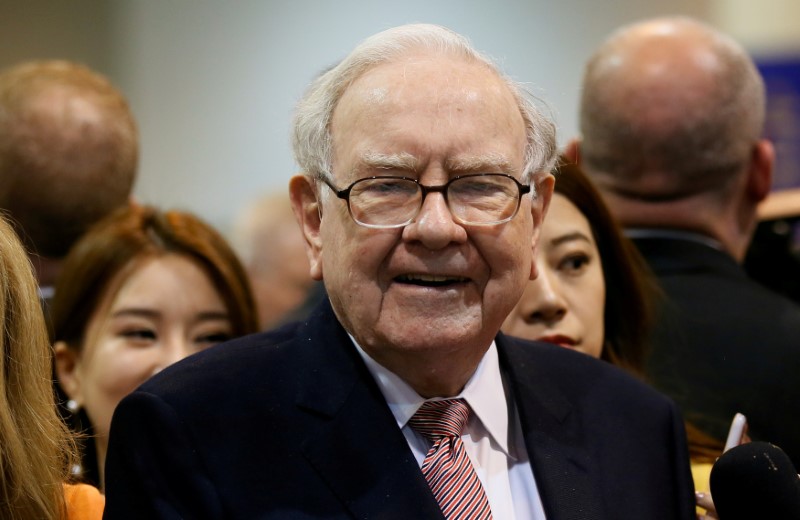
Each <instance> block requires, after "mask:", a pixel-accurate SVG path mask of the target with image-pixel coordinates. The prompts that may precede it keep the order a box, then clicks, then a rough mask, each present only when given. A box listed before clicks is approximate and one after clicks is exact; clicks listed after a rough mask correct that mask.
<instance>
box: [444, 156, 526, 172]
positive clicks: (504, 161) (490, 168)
mask: <svg viewBox="0 0 800 520" xmlns="http://www.w3.org/2000/svg"><path fill="white" fill-rule="evenodd" d="M445 167H446V168H447V170H448V171H452V172H472V173H507V174H510V175H513V174H514V173H516V172H515V171H514V168H513V167H512V166H511V161H509V160H508V158H507V157H506V156H504V155H503V154H500V153H489V154H485V155H462V156H459V157H452V158H449V159H447V162H446V163H445Z"/></svg>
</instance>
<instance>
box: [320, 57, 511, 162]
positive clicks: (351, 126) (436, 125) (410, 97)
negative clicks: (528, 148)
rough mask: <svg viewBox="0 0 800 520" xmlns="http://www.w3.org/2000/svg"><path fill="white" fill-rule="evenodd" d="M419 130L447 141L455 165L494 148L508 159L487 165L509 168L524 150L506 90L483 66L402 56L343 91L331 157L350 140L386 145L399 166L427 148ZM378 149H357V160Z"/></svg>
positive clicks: (379, 151) (334, 124)
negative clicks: (506, 164) (455, 152)
mask: <svg viewBox="0 0 800 520" xmlns="http://www.w3.org/2000/svg"><path fill="white" fill-rule="evenodd" d="M409 129H412V131H409ZM417 130H418V132H417ZM426 132H431V133H432V135H433V136H435V137H436V138H437V140H438V139H440V138H443V136H445V138H447V139H452V141H453V142H452V147H453V149H458V150H459V153H460V154H461V156H462V159H460V160H461V161H462V162H463V161H468V160H469V157H470V156H473V155H474V156H480V157H487V156H489V155H498V153H496V152H495V151H494V148H496V147H497V146H498V145H500V148H501V149H502V153H503V154H505V155H513V157H505V158H500V159H495V161H496V162H504V161H505V162H509V163H515V162H517V160H518V158H519V157H517V156H520V157H521V155H522V154H523V153H524V149H525V145H526V139H525V135H526V134H525V122H524V119H523V117H522V113H521V111H520V107H519V105H518V103H517V100H516V98H515V97H514V94H513V93H512V91H511V88H510V87H509V85H508V84H507V83H506V82H505V81H504V80H503V79H502V78H501V77H500V76H499V75H498V74H497V73H496V72H495V71H494V70H492V69H491V68H490V67H489V66H487V65H486V64H484V63H481V62H479V61H475V60H468V59H464V58H453V57H450V56H441V55H431V54H410V55H406V56H403V57H402V58H399V59H396V60H393V61H391V62H386V63H383V64H380V65H377V66H375V67H373V68H371V69H370V70H368V71H367V72H365V73H364V74H362V75H361V76H359V77H358V79H357V80H355V81H354V82H353V83H352V84H351V85H350V86H349V87H348V88H347V89H346V91H345V92H344V94H343V95H342V97H341V99H340V100H339V103H338V104H337V106H336V108H335V110H334V113H333V117H332V121H331V136H332V141H333V147H334V156H336V155H337V152H342V151H343V150H342V146H343V143H348V144H352V143H353V142H354V141H357V139H356V138H355V136H356V135H358V136H360V137H363V139H360V140H358V142H359V144H362V145H365V146H367V143H370V142H373V143H374V142H382V143H387V142H389V143H392V145H393V146H396V149H394V150H392V153H394V154H395V155H394V160H395V161H396V162H402V163H405V164H406V165H411V164H412V163H413V162H414V160H415V159H414V157H413V154H414V151H415V150H414V149H415V147H422V148H424V145H425V144H428V143H425V142H420V140H421V138H420V136H421V135H426ZM507 141H510V142H511V144H509V143H508V142H507ZM501 142H502V144H500V143H501ZM404 143H408V144H409V146H408V147H404ZM420 145H423V146H420ZM470 148H474V150H468V149H470ZM509 150H514V153H513V154H509ZM386 152H388V150H386V149H368V148H365V149H364V150H362V155H364V157H365V158H366V157H367V156H368V155H370V154H375V153H377V154H378V155H379V154H383V153H386ZM405 152H411V153H412V155H407V154H406V153H405ZM473 152H474V153H473ZM515 166H516V167H520V166H521V165H515ZM410 169H413V168H410ZM507 169H508V168H502V171H506V170H507Z"/></svg>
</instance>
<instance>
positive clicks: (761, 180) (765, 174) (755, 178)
mask: <svg viewBox="0 0 800 520" xmlns="http://www.w3.org/2000/svg"><path fill="white" fill-rule="evenodd" d="M774 167H775V147H774V146H773V145H772V142H770V141H769V140H767V139H761V140H760V141H758V142H757V143H756V144H755V146H754V147H753V151H752V157H751V159H750V170H749V171H748V172H747V193H748V195H749V196H750V198H751V199H752V200H753V201H754V202H756V203H758V202H761V201H762V200H764V199H765V198H767V195H769V191H770V189H771V188H772V171H773V168H774Z"/></svg>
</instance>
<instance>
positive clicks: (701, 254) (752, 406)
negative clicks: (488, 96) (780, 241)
mask: <svg viewBox="0 0 800 520" xmlns="http://www.w3.org/2000/svg"><path fill="white" fill-rule="evenodd" d="M764 113H765V91H764V84H763V80H762V78H761V76H760V74H759V73H758V71H757V69H756V67H755V65H754V63H753V62H752V60H751V59H750V58H749V56H748V55H747V54H746V52H745V51H744V50H743V49H742V48H741V46H740V45H738V44H737V43H736V42H734V41H733V40H732V39H730V38H729V37H727V36H726V35H723V34H721V33H719V32H718V31H716V30H715V29H713V28H711V27H708V26H706V25H703V24H701V23H699V22H697V21H694V20H691V19H688V18H661V19H654V20H648V21H644V22H640V23H636V24H633V25H630V26H627V27H623V28H622V29H620V30H619V31H617V32H616V33H614V34H613V35H612V36H611V37H610V38H609V39H608V40H606V41H605V43H603V44H602V45H601V47H600V48H599V49H598V50H597V51H596V53H595V54H594V55H593V56H592V57H591V59H590V60H589V62H588V64H587V67H586V71H585V76H584V83H583V97H582V100H581V109H580V121H581V133H582V137H581V139H580V140H576V141H574V142H572V143H571V144H570V145H569V147H568V154H569V155H571V156H572V157H573V158H576V159H578V160H579V161H580V163H581V165H582V166H583V167H584V169H585V170H586V172H587V173H588V174H589V175H590V176H591V177H592V179H593V180H594V181H595V183H596V184H597V186H598V187H599V188H600V190H601V191H602V193H603V195H604V196H605V198H606V200H607V202H608V203H609V206H610V207H611V209H612V211H613V212H614V213H615V214H616V216H617V217H618V218H619V220H620V221H621V223H622V224H623V225H624V226H625V227H626V229H627V232H628V234H629V236H631V237H632V238H633V239H634V241H635V243H636V245H637V246H638V248H639V250H640V251H641V252H642V253H643V255H644V256H645V258H646V259H647V261H648V263H649V264H650V266H651V267H652V269H653V270H654V272H655V273H656V275H657V277H658V279H659V280H660V283H661V286H662V288H663V290H664V293H665V299H664V301H663V304H662V305H661V315H660V318H659V323H658V326H657V330H656V331H655V334H654V337H653V342H652V356H651V359H650V362H649V365H648V374H647V375H648V376H649V378H650V379H651V380H652V381H653V382H654V383H655V385H656V386H657V387H658V388H659V389H661V390H662V391H664V392H665V393H667V394H668V395H670V396H671V397H673V398H674V399H675V400H676V401H677V402H678V404H679V405H680V407H681V408H682V411H683V413H684V415H685V417H686V419H688V420H689V421H691V422H693V423H694V424H696V425H697V426H699V427H700V428H701V429H702V430H703V431H705V432H706V433H708V434H710V435H712V436H713V437H715V438H717V439H718V440H720V441H724V440H725V436H726V433H727V430H728V427H729V425H730V422H731V419H732V418H733V415H734V414H735V413H736V412H742V413H744V414H745V415H746V416H747V417H748V419H749V421H750V433H751V436H752V437H753V438H754V439H761V440H767V441H771V442H773V443H775V444H778V445H780V446H781V447H782V448H783V449H784V450H785V451H786V452H787V453H788V454H789V455H790V456H791V457H792V459H793V460H794V462H795V464H798V463H800V385H798V384H797V383H796V377H797V374H798V373H800V346H799V345H798V340H797V338H798V337H800V307H798V306H797V305H795V304H794V303H792V302H790V301H789V300H787V299H785V298H783V297H781V296H778V295H777V294H774V293H772V292H770V291H769V290H767V289H765V288H763V287H761V286H760V285H758V284H757V283H755V282H754V281H752V280H750V279H748V277H747V276H746V275H745V273H744V271H743V269H742V268H741V265H740V264H741V262H742V260H743V258H744V255H745V251H746V250H747V247H748V245H749V243H750V240H751V238H752V234H753V231H754V229H755V226H756V207H757V205H758V203H759V202H760V201H762V200H763V199H764V198H765V197H766V196H767V194H768V192H769V190H770V185H771V180H772V168H773V161H774V151H773V146H772V144H771V143H770V142H769V141H767V140H765V139H763V138H762V131H763V125H764Z"/></svg>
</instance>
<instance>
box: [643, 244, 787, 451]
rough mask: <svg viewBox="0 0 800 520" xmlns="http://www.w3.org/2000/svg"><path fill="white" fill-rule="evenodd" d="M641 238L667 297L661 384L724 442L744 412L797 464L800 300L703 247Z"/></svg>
mask: <svg viewBox="0 0 800 520" xmlns="http://www.w3.org/2000/svg"><path fill="white" fill-rule="evenodd" d="M634 242H635V243H636V245H637V247H638V248H639V250H640V251H641V252H642V254H643V255H644V257H645V258H646V260H647V261H648V263H649V264H650V266H651V267H652V269H653V270H654V271H655V273H656V275H657V276H658V279H659V280H660V283H661V286H662V287H663V289H664V292H665V295H666V298H667V299H666V301H665V302H664V304H663V305H662V315H661V316H660V318H659V323H658V327H657V330H656V333H655V336H654V341H653V345H652V348H653V353H652V357H651V360H650V362H649V363H648V375H649V376H650V378H651V379H652V380H653V382H654V384H655V385H656V386H657V387H658V388H659V389H660V390H662V391H663V392H665V393H666V394H667V395H669V396H671V397H672V398H673V399H675V401H676V402H677V403H678V405H679V406H680V408H681V409H682V412H683V415H684V416H685V417H686V419H687V420H689V421H691V422H693V423H695V424H696V425H697V426H698V427H700V429H702V430H704V431H706V432H708V433H709V434H711V435H713V436H715V437H717V438H718V439H721V440H724V439H725V437H726V436H727V430H728V428H729V426H730V422H731V419H733V415H734V413H736V412H742V413H744V414H745V415H746V416H747V418H748V421H749V423H750V434H751V436H752V437H753V438H754V439H756V440H764V441H769V442H772V443H775V444H777V445H778V446H780V447H781V448H783V449H784V451H786V452H787V454H788V455H789V456H790V457H791V458H792V459H793V461H794V463H795V465H796V466H798V467H800V382H798V380H799V379H800V306H798V305H796V304H795V303H793V302H791V301H790V300H788V299H786V298H784V297H782V296H779V295H777V294H775V293H773V292H772V291H769V290H768V289H765V288H764V287H762V286H761V285H759V284H758V283H756V282H754V281H752V280H750V279H749V278H748V277H747V275H746V274H745V273H744V270H743V269H742V268H741V267H740V266H739V265H738V264H737V263H736V262H735V261H734V259H733V258H732V257H730V256H729V255H727V254H725V253H723V252H721V251H718V250H716V249H713V248H711V247H709V246H706V245H704V244H701V243H698V242H693V241H689V240H680V239H667V238H637V239H635V240H634ZM798 276H800V273H798Z"/></svg>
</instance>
